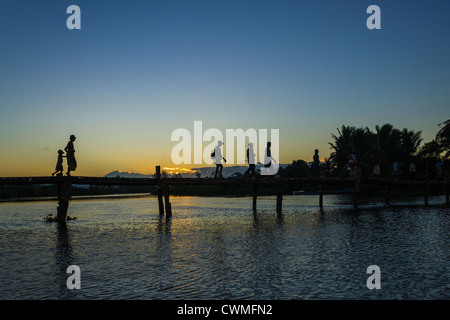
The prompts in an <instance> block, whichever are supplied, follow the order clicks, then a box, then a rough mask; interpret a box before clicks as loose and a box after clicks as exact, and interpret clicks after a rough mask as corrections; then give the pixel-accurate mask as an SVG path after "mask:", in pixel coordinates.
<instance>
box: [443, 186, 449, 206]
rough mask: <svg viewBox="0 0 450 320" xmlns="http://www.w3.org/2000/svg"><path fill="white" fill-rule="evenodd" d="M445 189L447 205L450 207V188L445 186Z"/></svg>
mask: <svg viewBox="0 0 450 320" xmlns="http://www.w3.org/2000/svg"><path fill="white" fill-rule="evenodd" d="M444 188H445V204H446V205H447V206H448V205H450V198H449V192H448V190H449V187H448V185H445V186H444Z"/></svg>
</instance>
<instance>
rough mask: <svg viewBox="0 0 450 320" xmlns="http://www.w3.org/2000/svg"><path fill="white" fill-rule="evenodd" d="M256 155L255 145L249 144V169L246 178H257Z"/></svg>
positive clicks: (245, 174)
mask: <svg viewBox="0 0 450 320" xmlns="http://www.w3.org/2000/svg"><path fill="white" fill-rule="evenodd" d="M255 157H256V154H255V152H254V151H253V143H251V142H250V143H249V144H248V149H247V161H248V169H247V171H245V173H244V176H248V175H250V176H251V177H254V176H255V173H256V170H255V169H256V158H255Z"/></svg>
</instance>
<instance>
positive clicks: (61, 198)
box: [56, 179, 71, 222]
mask: <svg viewBox="0 0 450 320" xmlns="http://www.w3.org/2000/svg"><path fill="white" fill-rule="evenodd" d="M70 187H71V183H70V181H69V180H67V179H65V180H64V181H62V182H59V183H58V184H57V191H58V208H57V215H56V218H57V219H58V221H60V222H62V221H66V219H67V211H68V210H69V200H70Z"/></svg>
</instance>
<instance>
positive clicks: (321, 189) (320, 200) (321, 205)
mask: <svg viewBox="0 0 450 320" xmlns="http://www.w3.org/2000/svg"><path fill="white" fill-rule="evenodd" d="M319 207H320V208H323V183H321V184H320V193H319Z"/></svg>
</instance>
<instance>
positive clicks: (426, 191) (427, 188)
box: [424, 183, 429, 207]
mask: <svg viewBox="0 0 450 320" xmlns="http://www.w3.org/2000/svg"><path fill="white" fill-rule="evenodd" d="M428 193H429V185H428V183H425V197H424V198H425V199H424V200H425V207H428Z"/></svg>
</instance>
